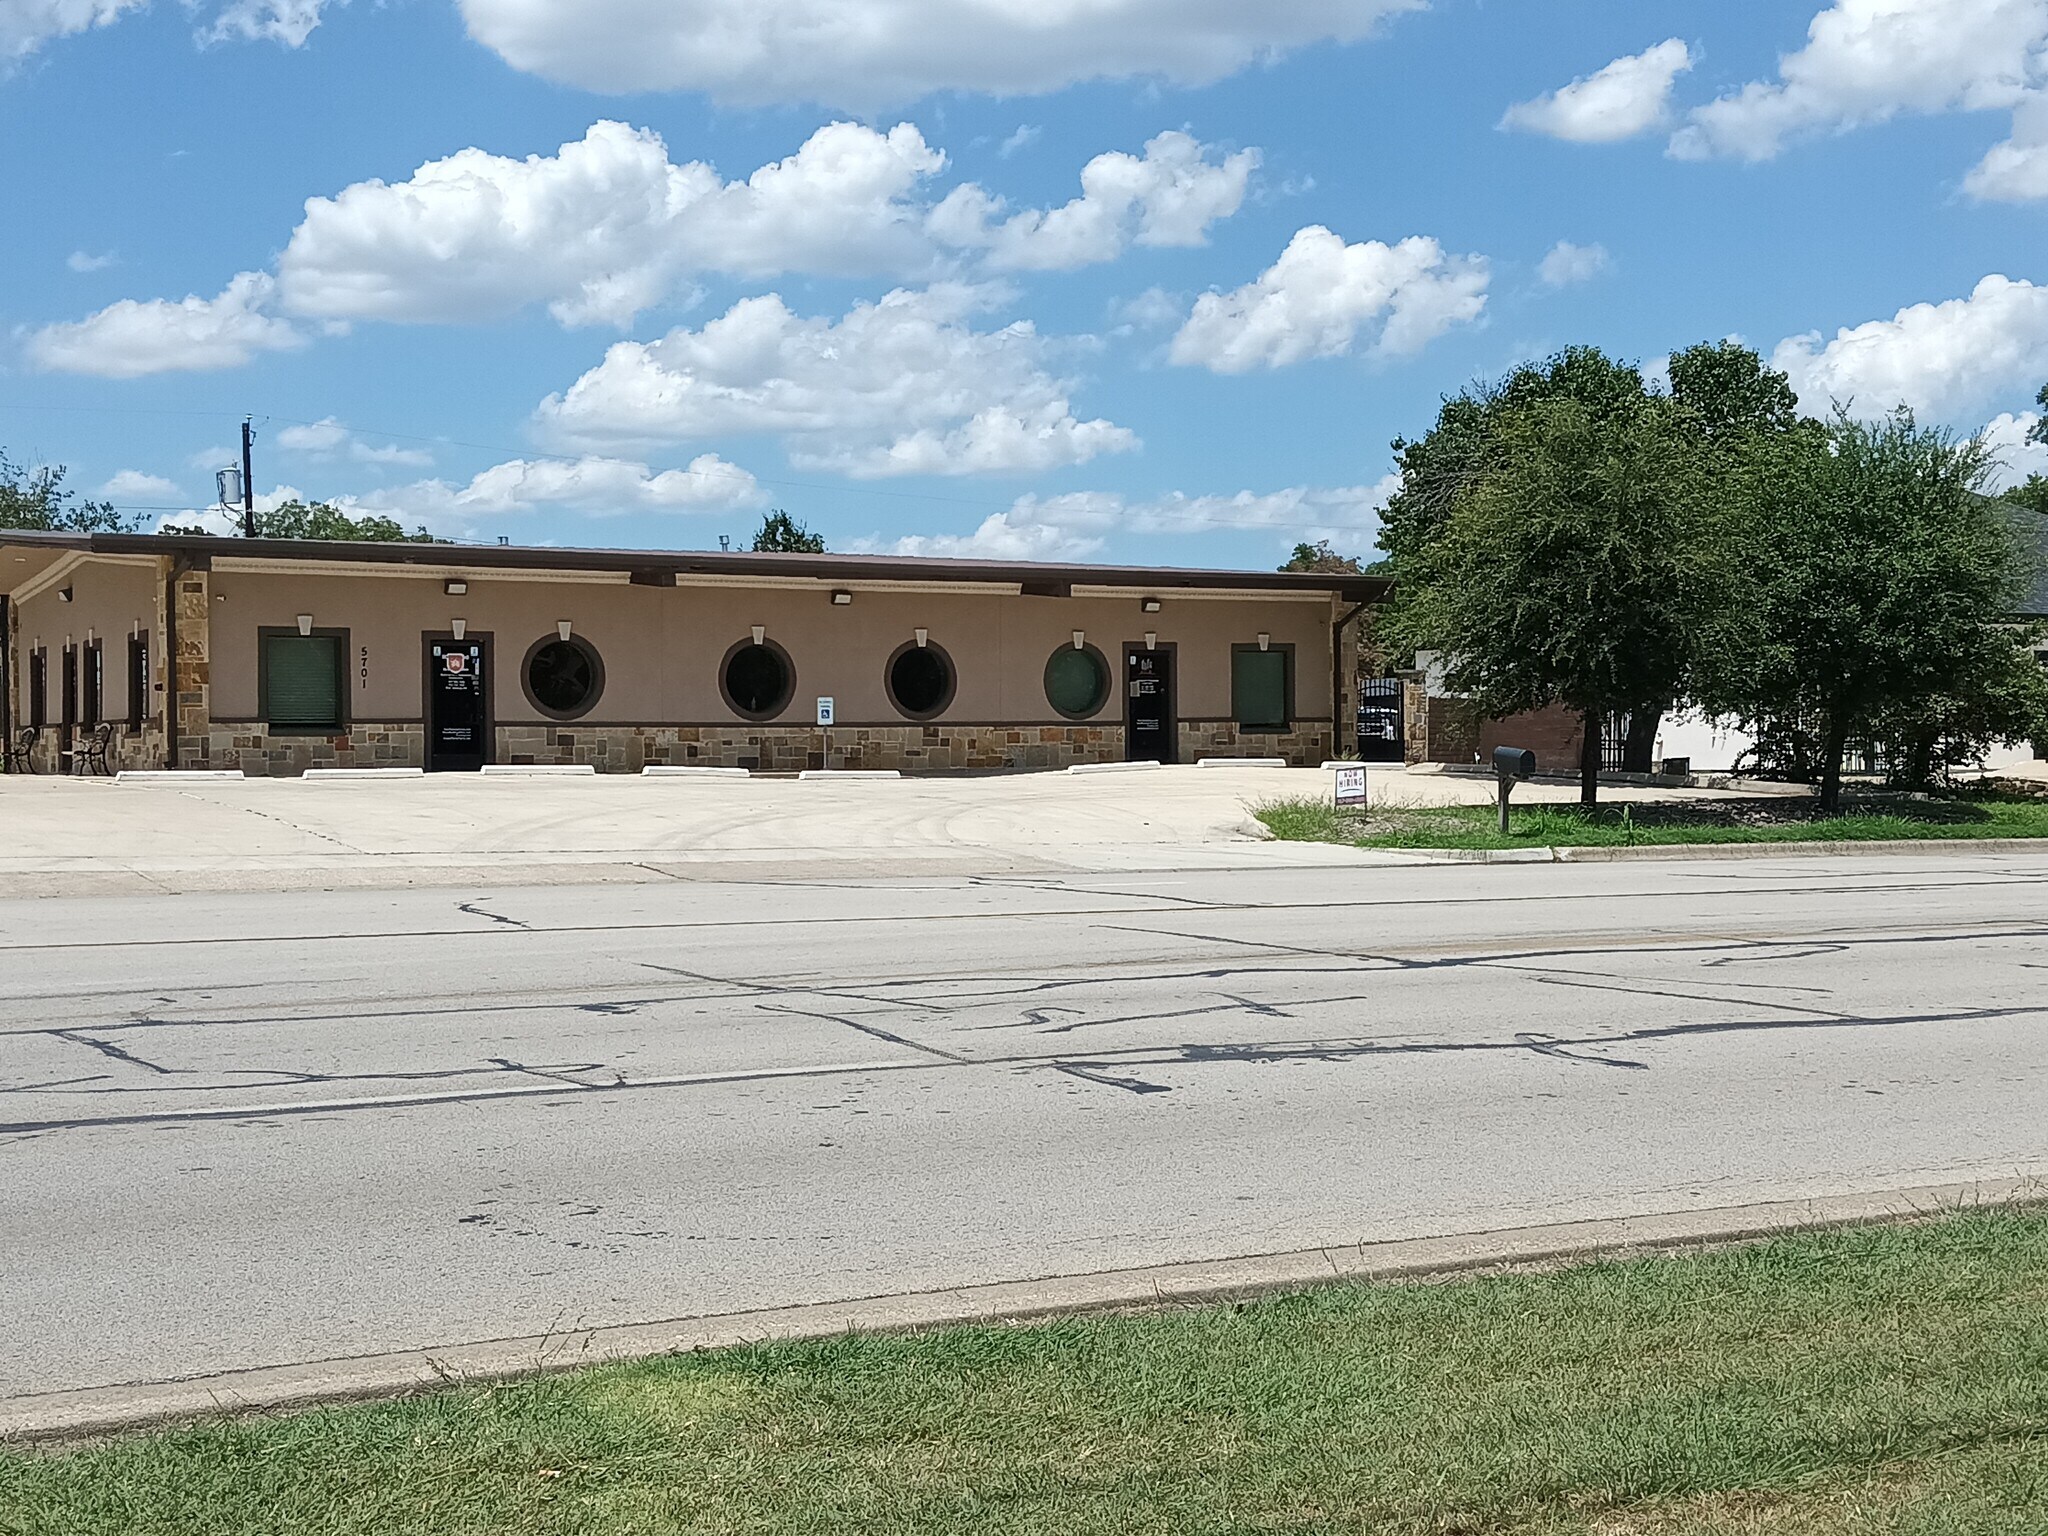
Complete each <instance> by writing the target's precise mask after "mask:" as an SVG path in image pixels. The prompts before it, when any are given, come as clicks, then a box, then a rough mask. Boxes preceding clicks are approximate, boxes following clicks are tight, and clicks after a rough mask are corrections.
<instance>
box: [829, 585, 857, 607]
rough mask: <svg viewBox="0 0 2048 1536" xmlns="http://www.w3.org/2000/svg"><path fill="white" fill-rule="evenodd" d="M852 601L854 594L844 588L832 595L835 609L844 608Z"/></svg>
mask: <svg viewBox="0 0 2048 1536" xmlns="http://www.w3.org/2000/svg"><path fill="white" fill-rule="evenodd" d="M852 601H853V594H852V593H851V592H849V591H847V590H846V589H845V588H844V587H841V588H840V589H839V590H838V591H836V592H834V593H833V594H832V606H833V607H834V608H844V607H845V606H846V605H847V604H848V603H850V602H852Z"/></svg>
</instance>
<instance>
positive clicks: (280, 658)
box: [257, 629, 348, 735]
mask: <svg viewBox="0 0 2048 1536" xmlns="http://www.w3.org/2000/svg"><path fill="white" fill-rule="evenodd" d="M259 642H260V645H261V652H260V662H259V666H258V672H259V676H258V678H257V692H258V693H259V694H260V695H261V699H260V708H261V710H262V714H263V720H264V723H265V724H266V725H268V726H269V728H270V730H271V733H272V734H273V735H294V734H296V735H322V734H326V733H330V732H334V731H340V730H343V729H345V728H346V727H347V725H348V707H347V706H348V686H347V674H346V670H345V669H346V667H347V658H348V631H347V630H345V629H316V630H314V631H313V633H311V634H310V635H302V634H300V633H299V632H298V631H297V630H295V629H266V630H263V631H261V632H260V635H259Z"/></svg>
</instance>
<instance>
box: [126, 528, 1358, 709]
mask: <svg viewBox="0 0 2048 1536" xmlns="http://www.w3.org/2000/svg"><path fill="white" fill-rule="evenodd" d="M446 579H447V573H445V572H436V573H435V574H434V575H433V576H432V577H430V578H429V577H419V576H404V575H391V576H385V575H377V576H362V575H340V574H335V575H330V574H305V573H288V574H280V573H273V572H269V571H258V570H247V571H243V570H235V569H232V568H228V567H227V566H226V563H225V562H222V563H220V564H217V565H216V568H215V570H214V572H213V576H212V593H213V599H214V601H213V603H212V674H213V699H212V708H213V717H214V719H215V720H217V721H223V722H235V721H256V720H259V719H260V718H261V711H260V701H259V700H258V698H257V670H258V669H257V651H258V636H259V634H260V633H261V631H262V630H264V629H266V628H282V629H290V628H292V627H294V626H295V624H296V622H297V619H298V616H299V615H300V614H309V615H311V617H312V620H313V624H314V626H315V627H316V628H319V629H346V630H347V631H348V643H349V652H350V667H349V672H350V679H349V681H350V690H349V692H350V700H349V713H350V716H351V718H352V719H355V720H363V721H380V722H394V723H396V722H409V721H415V720H418V719H419V718H420V716H421V712H422V708H423V705H422V683H423V664H422V651H421V647H422V638H421V637H422V635H423V634H425V633H428V632H432V633H437V634H439V633H445V632H446V631H447V630H448V629H449V627H450V623H451V621H452V620H454V619H456V618H461V619H463V620H464V621H465V622H466V624H467V626H468V631H469V633H470V634H471V635H482V634H488V635H489V636H490V637H491V643H492V649H493V654H494V660H495V666H496V674H497V675H496V679H495V682H494V685H493V690H492V691H493V696H494V697H493V706H494V711H495V715H496V719H497V722H498V723H499V724H500V725H501V726H502V725H513V724H522V723H541V722H544V721H545V720H546V717H545V716H543V715H542V714H540V713H539V712H538V711H536V710H535V709H534V708H533V707H532V705H531V704H530V703H529V702H528V701H527V698H526V694H525V691H524V689H523V687H522V686H521V682H520V672H521V666H522V663H523V662H524V660H525V657H526V655H527V652H528V650H529V648H530V647H531V646H532V645H534V644H535V643H536V642H538V641H542V640H546V639H552V638H554V637H555V635H556V625H557V624H558V623H559V622H560V621H561V620H564V619H566V620H568V621H569V622H570V623H571V624H572V625H573V626H574V632H575V634H576V635H577V636H579V637H580V638H582V639H583V640H585V641H587V642H588V643H589V644H590V645H591V646H593V647H594V648H595V649H596V651H597V652H598V654H599V656H600V657H601V658H602V660H603V663H604V670H605V688H604V694H603V697H602V698H601V699H600V700H599V702H598V703H597V705H596V707H595V708H593V709H592V710H591V711H590V712H589V713H588V714H587V715H585V716H583V717H581V718H580V719H579V720H578V721H577V722H575V723H576V724H579V725H590V726H599V725H644V724H682V725H698V724H707V725H708V724H729V723H732V722H735V721H737V720H738V719H739V718H740V717H739V716H737V715H735V714H734V712H733V711H732V710H731V709H730V708H728V707H727V705H726V703H725V701H724V698H723V696H722V694H721V692H720V688H719V672H720V668H721V665H722V663H723V661H724V658H725V656H726V653H727V652H728V651H729V650H730V649H731V647H732V646H733V645H735V644H737V643H740V642H744V641H747V640H749V639H750V638H751V633H752V629H753V626H755V625H760V626H762V627H763V628H764V629H765V630H766V632H767V638H768V639H769V640H771V641H773V642H774V643H775V644H777V645H779V646H780V647H782V649H783V650H785V651H786V652H787V653H788V655H789V657H790V660H791V661H792V662H793V663H794V666H795V670H796V690H795V693H794V696H793V697H792V699H791V701H790V704H789V706H788V708H787V710H785V712H784V713H783V715H781V716H780V717H778V718H777V720H775V721H772V722H769V723H771V724H789V725H808V724H810V723H811V722H812V720H813V718H814V711H815V701H816V700H817V698H818V697H819V696H821V695H822V696H829V697H831V698H832V699H833V700H834V701H835V704H836V708H837V717H838V721H839V723H840V724H841V725H846V726H859V725H901V724H903V723H904V716H903V715H902V714H900V713H899V712H898V711H897V710H896V709H895V707H894V706H893V705H892V704H891V703H890V701H889V697H888V694H887V691H886V687H885V683H884V672H885V669H886V665H887V662H888V659H889V657H890V656H891V654H892V653H894V651H895V650H896V649H897V647H898V646H900V645H904V644H907V643H910V642H911V641H912V640H913V639H914V637H915V631H916V630H917V629H919V628H923V629H925V630H926V631H927V632H928V634H929V638H930V641H931V643H932V644H934V645H937V646H940V647H942V648H943V649H944V650H945V652H946V653H947V655H948V656H949V657H951V659H952V661H953V665H954V670H955V673H956V675H957V679H958V687H957V692H956V694H955V696H954V699H953V701H952V703H951V705H950V706H949V707H948V708H947V709H946V711H945V712H944V714H943V715H941V716H940V717H939V719H940V720H941V721H943V722H958V723H976V724H1009V725H1035V724H1047V725H1050V724H1060V723H1065V722H1064V720H1063V717H1061V716H1060V715H1058V714H1057V713H1056V712H1055V711H1054V710H1053V709H1052V707H1051V706H1050V705H1049V704H1048V703H1047V701H1046V697H1045V689H1044V671H1045V665H1046V662H1047V660H1048V659H1049V658H1050V657H1051V655H1052V653H1053V652H1054V650H1055V649H1057V648H1058V647H1060V646H1063V645H1068V646H1070V645H1071V644H1072V634H1073V631H1075V630H1077V629H1078V630H1081V631H1083V632H1084V633H1085V634H1086V636H1087V640H1088V643H1089V644H1091V645H1094V646H1095V647H1097V648H1098V649H1099V650H1100V651H1101V652H1102V654H1103V656H1104V657H1105V658H1107V660H1108V661H1109V663H1110V666H1111V668H1112V671H1114V670H1115V669H1117V668H1119V667H1120V666H1121V664H1122V662H1121V658H1122V648H1123V646H1124V645H1125V644H1126V643H1131V644H1140V643H1142V642H1143V639H1144V636H1145V634H1146V632H1147V631H1148V630H1149V631H1152V632H1154V633H1156V634H1157V635H1158V638H1159V643H1160V644H1161V645H1162V646H1168V645H1170V646H1173V647H1175V649H1176V652H1177V655H1176V662H1177V672H1178V688H1179V701H1178V712H1179V715H1180V717H1181V718H1182V719H1184V720H1208V719H1214V720H1222V719H1227V718H1228V717H1229V715H1230V712H1231V697H1230V676H1231V661H1230V654H1231V647H1232V646H1233V645H1239V644H1243V645H1250V644H1255V643H1256V642H1257V639H1258V636H1259V634H1260V632H1261V631H1264V632H1265V633H1267V634H1268V635H1269V636H1270V637H1271V643H1272V644H1273V645H1275V646H1281V645H1291V646H1293V647H1294V648H1295V668H1296V689H1295V711H1296V716H1297V718H1298V719H1301V720H1324V721H1327V720H1328V719H1329V718H1330V670H1329V669H1330V622H1331V618H1332V616H1333V610H1332V602H1331V600H1330V599H1329V598H1327V597H1324V596H1321V595H1312V596H1309V597H1305V598H1297V597H1292V596H1280V597H1227V596H1226V597H1208V596H1192V595H1175V594H1173V593H1171V592H1165V593H1161V594H1159V597H1160V603H1161V608H1160V611H1159V612H1158V613H1152V614H1148V613H1145V612H1143V611H1142V609H1141V606H1140V599H1141V597H1142V595H1143V594H1140V593H1136V592H1132V593H1129V594H1121V593H1119V594H1117V595H1113V596H1112V595H1088V594H1086V593H1085V590H1084V594H1083V595H1078V596H1075V597H1070V598H1047V597H1023V596H1018V595H1015V594H1012V593H1006V592H1003V591H1002V590H1000V589H996V590H986V589H984V590H976V591H958V590H922V589H921V590H914V591H904V590H876V589H874V588H864V587H861V586H858V585H855V586H853V587H851V588H850V589H849V590H851V591H852V592H853V601H852V602H851V603H850V604H848V605H846V606H843V607H838V606H834V605H833V603H832V601H831V591H832V588H831V587H830V586H828V585H826V584H823V583H813V584H805V585H801V586H791V587H774V586H737V585H709V584H706V585H691V584H688V583H687V582H686V583H685V584H683V585H679V586H677V587H674V588H664V587H641V586H633V585H631V584H630V583H628V582H627V581H626V580H625V579H624V578H623V577H621V578H619V579H617V580H606V581H579V580H574V579H557V578H552V577H550V578H546V579H532V580H524V579H508V578H506V577H505V576H503V575H502V574H499V575H482V574H480V575H476V576H473V577H470V578H468V583H469V590H468V592H467V593H466V594H464V595H462V596H449V595H446V594H445V593H444V592H443V588H442V584H443V582H444V581H445V580H446ZM125 632H126V631H125V629H124V631H123V633H125ZM1122 715H1123V704H1122V696H1121V691H1120V690H1119V689H1117V688H1112V689H1111V694H1110V697H1109V699H1108V700H1107V701H1105V703H1104V706H1103V709H1102V711H1101V713H1100V715H1099V716H1098V717H1097V718H1099V719H1100V720H1102V721H1105V722H1116V721H1121V719H1122Z"/></svg>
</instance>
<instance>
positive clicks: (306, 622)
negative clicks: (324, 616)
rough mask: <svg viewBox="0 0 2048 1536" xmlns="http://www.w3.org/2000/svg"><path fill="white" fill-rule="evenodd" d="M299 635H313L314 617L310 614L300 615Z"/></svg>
mask: <svg viewBox="0 0 2048 1536" xmlns="http://www.w3.org/2000/svg"><path fill="white" fill-rule="evenodd" d="M299 633H300V634H301V635H310V634H312V633H313V615H311V614H310V613H302V614H300V615H299Z"/></svg>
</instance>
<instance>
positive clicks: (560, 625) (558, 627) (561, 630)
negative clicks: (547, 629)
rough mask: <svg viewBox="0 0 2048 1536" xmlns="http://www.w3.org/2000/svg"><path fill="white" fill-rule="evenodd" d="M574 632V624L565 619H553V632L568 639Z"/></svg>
mask: <svg viewBox="0 0 2048 1536" xmlns="http://www.w3.org/2000/svg"><path fill="white" fill-rule="evenodd" d="M575 632H576V626H575V625H574V624H571V623H570V622H569V621H568V620H567V619H557V620H555V633H556V634H558V635H560V636H561V637H562V638H563V639H564V640H566V639H568V638H569V636H571V635H572V634H574V633H575Z"/></svg>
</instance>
